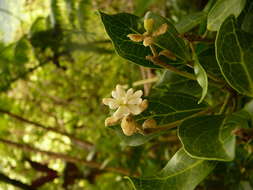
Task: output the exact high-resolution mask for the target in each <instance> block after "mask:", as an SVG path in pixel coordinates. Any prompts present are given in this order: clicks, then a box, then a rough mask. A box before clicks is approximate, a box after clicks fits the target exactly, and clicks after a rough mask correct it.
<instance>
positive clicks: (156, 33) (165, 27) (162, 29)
mask: <svg viewBox="0 0 253 190" xmlns="http://www.w3.org/2000/svg"><path fill="white" fill-rule="evenodd" d="M168 28H169V26H168V24H166V23H164V24H162V25H161V26H160V27H159V28H158V29H157V30H156V31H154V32H153V36H160V35H162V34H165V33H166V32H167V30H168Z"/></svg>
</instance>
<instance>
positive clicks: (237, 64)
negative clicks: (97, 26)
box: [100, 0, 253, 190]
mask: <svg viewBox="0 0 253 190" xmlns="http://www.w3.org/2000/svg"><path fill="white" fill-rule="evenodd" d="M246 4H248V5H250V4H251V2H250V1H248V2H247V1H246V0H242V1H233V0H224V1H223V0H220V1H219V0H218V1H216V2H214V1H208V2H206V6H205V7H204V8H203V10H202V11H196V12H193V13H191V14H190V15H187V17H186V18H185V17H182V18H181V19H179V21H178V22H176V23H173V22H170V21H172V20H173V17H169V18H165V17H162V16H159V15H157V14H155V13H152V12H148V13H147V14H146V15H145V16H144V18H140V17H137V16H134V15H132V14H126V13H119V14H113V15H109V14H106V13H104V12H101V13H100V16H101V19H102V22H103V24H104V26H105V29H106V31H107V34H108V35H109V37H110V38H111V40H112V42H113V44H114V46H115V49H116V51H117V52H118V54H119V55H120V56H121V57H123V58H125V59H127V60H129V61H131V62H133V63H136V64H138V65H142V66H145V67H149V68H152V69H159V72H164V73H165V74H164V75H163V77H162V80H161V82H159V83H158V85H157V86H154V87H153V90H152V91H151V94H150V95H149V96H148V97H147V98H148V101H149V102H150V104H149V107H148V109H147V110H146V111H144V112H143V113H142V114H141V115H139V116H135V117H134V119H135V120H136V122H137V123H139V125H137V127H138V128H139V129H138V130H137V132H136V134H134V135H132V136H130V137H125V136H124V134H123V133H122V132H121V130H120V128H119V126H116V127H112V129H113V130H115V131H116V133H117V134H119V135H120V137H121V138H122V141H123V142H125V143H127V144H128V145H130V146H138V145H142V144H147V143H148V141H151V140H153V141H156V140H157V141H158V142H159V136H160V137H161V136H167V135H168V134H174V135H175V133H174V129H175V128H177V136H178V138H179V140H180V142H181V144H182V145H181V146H182V148H181V149H180V150H179V151H178V152H177V153H175V155H174V156H173V157H172V158H171V159H170V160H169V161H168V163H167V165H166V166H165V167H164V168H163V169H162V170H161V171H160V172H158V173H157V174H155V175H154V174H153V175H150V176H146V175H145V176H144V177H139V178H133V177H130V178H129V180H130V182H131V186H132V187H133V188H134V189H136V190H141V189H143V190H147V189H187V190H189V189H195V188H196V187H197V186H198V187H197V188H201V187H203V186H204V185H203V183H201V181H202V180H203V179H204V178H206V177H207V176H208V175H211V176H216V175H217V173H216V169H215V170H214V168H215V165H216V164H217V163H218V164H217V168H219V167H221V165H222V166H223V167H227V168H229V167H230V166H229V165H231V161H232V162H235V160H237V159H244V156H243V155H239V157H238V154H236V152H237V151H245V152H248V153H246V155H248V156H249V155H251V151H249V150H248V147H251V140H252V136H251V134H252V125H251V122H252V121H251V119H252V117H250V116H249V115H250V112H251V111H250V110H249V109H247V111H245V108H244V107H245V105H247V103H248V102H250V101H251V99H250V97H252V76H251V75H252V71H253V70H252V56H253V54H252V47H253V46H252V40H253V37H252V34H250V30H249V29H247V27H250V26H251V24H252V21H249V20H248V19H249V17H250V14H251V13H250V10H252V9H251V8H248V7H247V6H246ZM174 16H175V15H174ZM246 23H247V26H246ZM165 26H166V27H165ZM164 28H165V30H164ZM177 30H178V31H177ZM161 31H163V32H161ZM213 31H218V33H215V32H213ZM154 33H156V34H154ZM158 33H159V34H158ZM145 40H146V41H145ZM142 41H143V43H142ZM147 41H148V42H147ZM214 49H215V51H214ZM202 56H204V57H202ZM156 67H160V68H156ZM175 76H176V77H177V78H176V79H175ZM224 79H225V80H224ZM189 82H191V83H192V87H193V86H194V88H190V89H189V87H188V86H189V85H190V83H189ZM177 83H178V85H177ZM193 84H194V85H193ZM198 85H199V86H198ZM200 87H201V89H202V93H200ZM195 88H196V89H197V90H195ZM180 93H183V94H180ZM192 96H193V97H192ZM194 96H195V97H194ZM191 98H198V99H199V101H196V100H194V101H193V102H192V103H190V104H188V103H187V101H186V99H191ZM201 102H205V103H204V104H200V103H201ZM201 105H203V107H202V106H201ZM196 106H201V107H202V108H201V109H199V108H200V107H199V108H197V107H196ZM196 108H197V109H196ZM194 110H196V111H195V112H192V111H194ZM151 120H152V123H153V126H150V128H148V127H145V126H146V125H145V123H147V122H151ZM166 134H167V135H166ZM154 138H155V140H154ZM236 141H237V143H236ZM238 142H239V145H237V144H238ZM217 161H218V162H217ZM227 163H228V164H227ZM240 164H242V163H240ZM240 167H242V166H240ZM224 172H225V174H224V176H225V175H226V171H224ZM245 172H246V173H247V172H248V169H246V168H245ZM238 175H241V177H242V179H243V181H241V179H240V180H237V181H234V182H233V183H237V184H238V185H237V187H238V189H239V186H240V189H247V188H249V189H252V187H251V185H250V184H251V179H250V178H249V176H251V174H249V175H248V174H246V175H244V174H242V173H240V174H238ZM231 178H232V177H231ZM208 179H209V180H211V182H209V183H207V184H206V187H207V188H209V187H211V186H212V183H215V182H214V181H215V180H213V179H212V177H209V178H208ZM208 179H207V181H208ZM218 180H220V181H219V182H218V186H217V188H224V187H226V189H228V188H229V189H232V186H231V184H232V183H231V182H228V183H226V182H225V183H222V180H221V179H219V178H218ZM242 183H246V184H247V185H245V184H244V185H242ZM216 185H217V184H216ZM246 186H248V187H247V188H246Z"/></svg>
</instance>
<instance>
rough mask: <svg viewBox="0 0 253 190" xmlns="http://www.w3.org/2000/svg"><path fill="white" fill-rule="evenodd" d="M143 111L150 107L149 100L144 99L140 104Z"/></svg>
mask: <svg viewBox="0 0 253 190" xmlns="http://www.w3.org/2000/svg"><path fill="white" fill-rule="evenodd" d="M140 108H141V112H143V111H144V110H145V109H147V108H148V100H146V99H145V100H143V101H142V102H141V104H140Z"/></svg>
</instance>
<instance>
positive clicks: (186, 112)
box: [111, 90, 206, 146]
mask: <svg viewBox="0 0 253 190" xmlns="http://www.w3.org/2000/svg"><path fill="white" fill-rule="evenodd" d="M148 101H149V106H148V109H147V110H145V111H144V112H143V113H142V114H140V115H138V116H135V120H136V121H137V122H138V123H139V124H140V125H142V124H143V122H144V121H145V120H146V119H151V118H152V119H154V120H155V121H156V123H157V125H159V126H160V127H166V126H167V125H169V124H171V123H174V122H179V123H180V122H182V121H183V120H184V119H186V118H189V117H191V116H192V115H193V114H196V113H198V112H200V111H203V110H204V109H205V108H206V104H203V103H202V104H197V101H198V100H197V98H195V97H193V96H190V95H187V94H183V93H176V92H173V93H168V92H163V91H160V90H158V91H157V92H155V93H153V94H151V95H150V97H149V99H148ZM111 128H112V129H114V130H115V132H116V133H117V135H118V136H119V137H120V138H121V139H122V141H123V142H124V143H125V144H127V145H129V146H139V145H142V144H144V143H146V142H148V141H150V140H151V139H154V138H156V137H158V136H160V135H162V134H164V133H167V132H168V131H169V130H164V131H159V132H154V133H151V134H148V135H142V134H134V135H132V136H125V135H124V134H123V132H122V130H121V128H120V126H115V127H111Z"/></svg>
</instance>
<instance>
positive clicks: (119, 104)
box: [103, 85, 148, 135]
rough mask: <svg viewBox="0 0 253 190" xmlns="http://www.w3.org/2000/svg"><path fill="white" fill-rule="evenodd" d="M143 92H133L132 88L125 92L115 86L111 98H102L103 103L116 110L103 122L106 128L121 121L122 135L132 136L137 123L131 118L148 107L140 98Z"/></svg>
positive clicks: (120, 87)
mask: <svg viewBox="0 0 253 190" xmlns="http://www.w3.org/2000/svg"><path fill="white" fill-rule="evenodd" d="M142 94H143V92H142V91H141V90H138V91H136V92H134V90H133V89H132V88H130V89H128V90H127V92H126V91H125V89H124V88H123V86H121V85H117V86H116V89H115V90H113V91H112V98H104V99H103V103H104V104H105V105H107V106H109V107H110V109H114V110H116V111H115V112H114V113H113V115H112V116H111V117H108V118H107V119H106V120H105V125H106V126H111V125H115V124H117V123H118V122H119V121H121V127H122V129H123V132H124V134H126V135H132V134H133V133H135V132H136V131H137V128H138V126H137V123H136V122H135V121H134V120H133V118H132V117H131V116H132V115H138V114H140V113H141V112H143V111H144V110H145V109H146V108H147V105H148V102H147V100H143V99H142V98H141V96H142Z"/></svg>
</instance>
